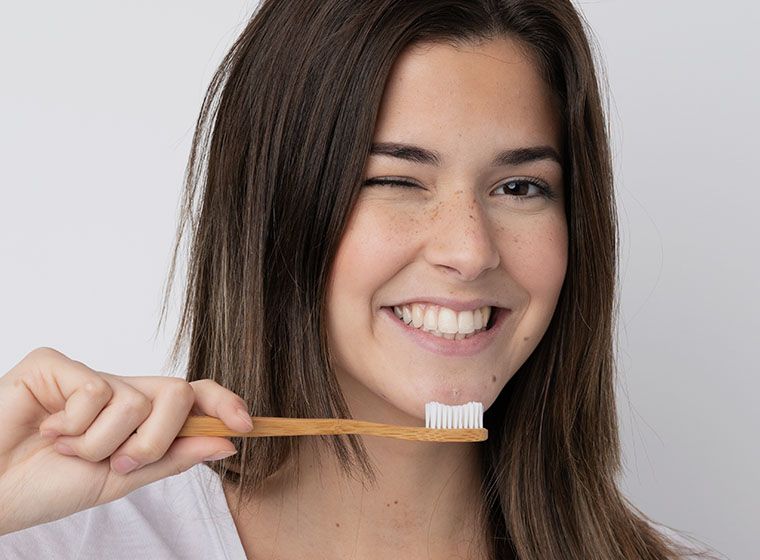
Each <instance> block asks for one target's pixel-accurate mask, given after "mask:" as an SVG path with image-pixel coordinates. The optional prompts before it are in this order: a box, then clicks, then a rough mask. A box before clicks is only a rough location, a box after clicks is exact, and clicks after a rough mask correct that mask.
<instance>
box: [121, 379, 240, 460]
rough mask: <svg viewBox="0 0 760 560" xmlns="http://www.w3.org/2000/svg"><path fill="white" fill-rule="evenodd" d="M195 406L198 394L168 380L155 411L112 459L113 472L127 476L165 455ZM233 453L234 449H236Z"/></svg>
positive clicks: (174, 380) (188, 385) (184, 385)
mask: <svg viewBox="0 0 760 560" xmlns="http://www.w3.org/2000/svg"><path fill="white" fill-rule="evenodd" d="M194 402H195V392H194V391H193V388H192V387H191V386H190V384H189V383H187V382H185V381H184V380H182V379H173V378H169V379H166V383H164V384H163V387H162V389H161V392H160V393H159V394H158V396H157V397H156V398H155V399H154V401H153V410H152V412H151V414H150V416H149V417H148V418H147V420H145V421H144V422H143V423H142V424H141V425H140V427H139V428H137V432H136V433H135V434H134V435H132V436H131V437H130V438H129V439H127V441H125V442H124V444H123V445H122V446H121V447H119V448H118V449H117V450H116V452H115V453H114V454H113V455H112V456H111V468H112V469H113V470H114V471H116V472H117V473H119V474H126V473H128V472H130V471H132V470H135V469H137V468H139V467H141V466H143V465H147V464H149V463H154V462H156V461H158V460H159V459H161V457H163V456H164V454H166V452H167V450H168V449H169V447H170V446H171V444H172V442H173V441H174V439H175V437H176V435H177V433H179V431H180V429H181V428H182V425H183V424H184V423H185V420H186V419H187V415H188V413H189V412H190V409H191V408H192V406H193V403H194ZM233 449H234V447H233Z"/></svg>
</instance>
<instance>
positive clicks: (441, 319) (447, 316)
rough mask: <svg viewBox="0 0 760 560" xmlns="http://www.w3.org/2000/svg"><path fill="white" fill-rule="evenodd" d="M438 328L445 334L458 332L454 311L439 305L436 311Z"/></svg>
mask: <svg viewBox="0 0 760 560" xmlns="http://www.w3.org/2000/svg"><path fill="white" fill-rule="evenodd" d="M438 330H439V331H441V332H442V333H446V334H455V333H457V332H458V330H459V325H457V313H456V311H453V310H451V309H448V308H446V307H441V309H440V310H439V311H438ZM447 338H448V337H447ZM452 338H453V337H452Z"/></svg>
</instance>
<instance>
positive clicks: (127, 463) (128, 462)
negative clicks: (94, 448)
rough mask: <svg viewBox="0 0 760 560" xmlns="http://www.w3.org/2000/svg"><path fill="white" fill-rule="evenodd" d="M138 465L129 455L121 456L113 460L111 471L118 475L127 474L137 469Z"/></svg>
mask: <svg viewBox="0 0 760 560" xmlns="http://www.w3.org/2000/svg"><path fill="white" fill-rule="evenodd" d="M138 465H139V463H138V462H137V461H135V460H134V459H133V458H132V457H130V456H129V455H122V456H121V457H117V458H116V459H114V460H113V470H115V471H116V472H117V473H119V474H127V473H128V472H132V471H133V470H135V469H136V468H137V466H138Z"/></svg>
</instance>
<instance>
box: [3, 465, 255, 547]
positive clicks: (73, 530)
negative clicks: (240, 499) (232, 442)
mask: <svg viewBox="0 0 760 560" xmlns="http://www.w3.org/2000/svg"><path fill="white" fill-rule="evenodd" d="M239 543H240V540H239V537H238V535H237V530H236V528H235V524H234V521H233V520H232V517H231V516H230V513H229V508H228V507H227V502H226V500H225V497H224V492H223V490H222V487H221V482H220V480H219V477H218V475H217V474H216V473H215V472H214V471H212V470H211V469H210V468H209V467H208V465H206V464H204V463H201V464H198V465H195V466H194V467H192V468H190V469H188V470H187V471H185V472H183V473H181V474H178V475H175V476H171V477H167V478H164V479H161V480H158V481H156V482H154V483H152V484H148V485H146V486H143V487H142V488H138V489H137V490H135V491H134V492H132V493H130V494H128V495H127V496H124V497H123V498H121V499H119V500H115V501H113V502H110V503H107V504H103V505H101V506H97V507H94V508H90V509H88V510H84V511H80V512H78V513H75V514H74V515H70V516H68V517H65V518H63V519H59V520H57V521H52V522H50V523H45V524H43V525H38V526H36V527H30V528H29V529H24V530H22V531H17V532H15V533H11V534H9V535H4V536H2V537H0V558H61V559H65V558H77V559H85V558H109V559H114V560H119V559H122V558H124V559H126V558H130V559H131V558H135V557H137V558H143V557H144V558H245V556H244V553H243V551H242V545H240V544H239ZM237 547H240V549H239V550H238V549H237ZM240 554H243V555H242V556H240Z"/></svg>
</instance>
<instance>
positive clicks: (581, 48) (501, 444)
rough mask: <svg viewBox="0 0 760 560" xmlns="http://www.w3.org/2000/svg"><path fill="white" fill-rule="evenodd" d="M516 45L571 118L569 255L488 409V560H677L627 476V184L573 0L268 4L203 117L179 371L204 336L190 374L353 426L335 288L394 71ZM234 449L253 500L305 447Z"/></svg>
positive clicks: (278, 409)
mask: <svg viewBox="0 0 760 560" xmlns="http://www.w3.org/2000/svg"><path fill="white" fill-rule="evenodd" d="M499 35H506V36H509V37H511V38H514V39H516V40H518V41H519V42H521V43H522V44H523V45H524V46H526V47H527V49H528V51H529V52H530V53H531V54H532V55H533V58H534V59H535V60H536V61H537V64H538V65H539V68H540V70H541V72H542V74H543V76H544V77H545V79H546V81H547V83H548V84H549V85H550V87H551V88H552V90H553V91H554V92H555V94H556V96H557V98H558V101H559V105H560V107H561V115H562V120H563V130H564V146H565V148H564V150H565V153H564V154H563V161H564V162H565V178H566V179H565V180H566V186H565V190H566V192H567V196H566V207H565V211H566V216H567V223H568V231H569V254H568V268H567V274H566V279H565V283H564V285H563V287H562V291H561V294H560V297H559V301H558V304H557V308H556V310H555V313H554V316H553V319H552V321H551V324H550V325H549V327H548V330H547V331H546V333H545V335H544V337H543V339H542V340H541V342H540V343H539V345H538V346H537V348H536V349H535V351H534V352H533V353H532V355H531V356H530V357H529V358H528V360H527V361H526V362H525V363H524V364H523V365H522V367H521V368H520V370H519V371H518V372H517V373H516V374H515V375H514V376H513V377H512V379H511V380H510V381H509V383H508V384H507V385H506V387H505V388H504V390H503V391H502V392H501V394H500V395H499V397H498V399H497V400H496V402H495V403H494V404H493V406H492V407H491V408H490V409H489V410H488V411H487V412H486V414H485V426H486V427H487V428H488V429H489V431H490V438H489V440H488V441H487V442H485V443H484V444H483V449H482V451H483V465H484V466H483V486H482V487H483V497H484V503H485V504H486V506H485V507H486V510H485V511H484V517H483V519H484V521H485V522H484V531H486V532H487V533H486V534H487V536H488V538H489V541H490V542H491V543H492V550H491V556H492V557H493V558H499V559H502V558H522V559H544V558H546V559H555V558H556V559H565V560H568V559H578V560H581V559H582V560H588V559H613V558H614V559H619V558H626V559H631V558H637V559H638V558H641V559H665V558H677V557H679V556H678V553H677V551H676V547H675V546H674V545H673V543H671V542H670V541H669V540H668V539H667V538H666V537H665V536H663V535H661V534H660V533H658V532H657V531H655V530H654V529H653V528H652V527H651V526H650V524H649V523H648V521H647V518H646V516H644V515H643V514H642V513H641V512H639V511H638V510H636V508H634V507H633V506H632V505H631V504H630V503H628V502H627V500H626V499H625V497H624V496H623V495H622V494H621V492H620V491H619V489H618V487H617V482H616V481H617V477H618V474H619V471H620V443H619V440H618V423H617V417H616V408H615V391H614V355H613V329H614V318H615V301H616V275H617V271H616V262H617V224H616V218H615V205H614V198H613V186H612V183H613V181H612V171H611V163H610V153H609V148H608V135H607V128H606V126H607V125H606V121H605V116H604V111H603V107H602V100H601V97H600V88H599V85H598V79H597V73H596V70H595V65H594V60H593V54H592V50H591V48H590V46H589V39H588V37H587V34H586V31H585V27H584V24H583V21H582V20H581V18H580V17H579V15H578V14H577V13H576V11H575V9H574V8H573V6H572V4H571V2H570V1H569V0H468V1H465V0H362V1H361V2H358V1H356V0H297V1H296V0H264V1H263V2H262V3H261V4H260V5H259V7H258V8H257V10H256V12H255V14H254V15H253V17H252V18H251V20H250V22H249V23H248V25H247V27H246V28H245V30H244V31H243V32H242V34H241V35H240V37H239V38H238V39H237V41H236V42H235V43H234V45H233V47H232V49H231V50H230V52H229V53H228V54H227V56H226V57H225V58H224V60H223V62H222V63H221V65H220V67H219V69H218V71H217V73H216V75H215V77H214V79H213V80H212V83H211V85H210V87H209V90H208V92H207V95H206V98H205V101H204V103H203V108H202V111H201V114H200V117H199V120H198V123H197V127H196V132H195V136H194V140H193V147H192V153H191V157H190V161H189V164H188V169H187V176H186V192H185V196H184V201H183V209H182V214H181V217H180V224H179V229H178V232H177V240H176V245H175V251H174V256H173V259H172V265H171V269H170V273H169V280H168V283H167V292H166V293H165V300H164V311H165V310H166V306H167V301H168V298H169V294H170V292H171V286H172V283H173V278H174V274H175V266H176V262H177V256H178V253H179V249H180V246H181V240H182V238H183V236H184V233H185V231H186V230H188V229H189V233H190V254H189V262H188V270H187V280H186V284H185V297H184V305H183V308H182V312H181V318H180V324H179V327H178V331H177V335H176V339H175V343H174V347H173V350H172V356H171V360H172V361H173V363H175V364H177V363H178V362H179V356H180V354H181V353H182V352H183V349H184V344H185V342H186V341H188V340H189V346H188V348H187V351H188V356H187V366H186V371H187V380H188V381H193V380H197V379H201V378H211V379H214V380H216V381H217V382H219V383H220V384H222V385H224V386H225V387H227V388H229V389H230V390H232V391H234V392H235V393H237V394H238V395H240V396H241V397H243V398H244V399H245V400H246V402H247V403H249V405H250V409H251V413H252V414H253V415H258V416H287V417H339V418H347V417H350V416H349V410H348V407H347V405H346V402H345V400H344V398H343V396H342V394H341V391H340V389H339V385H338V383H337V380H336V378H335V375H334V372H333V370H332V368H331V366H330V358H329V348H327V345H326V342H325V341H326V336H325V314H324V311H325V309H324V308H325V293H326V288H327V278H328V275H329V272H330V269H331V266H332V263H333V259H334V256H335V254H336V250H337V247H338V244H339V243H340V240H341V236H342V232H343V229H344V227H345V225H346V222H347V219H348V216H349V215H350V213H351V209H352V206H353V204H354V200H355V198H356V195H357V192H358V190H359V188H360V184H361V180H362V171H363V169H364V165H365V162H366V159H367V156H368V154H369V149H370V144H371V142H372V137H373V132H374V128H375V119H376V116H377V112H378V108H379V106H380V102H381V98H382V94H383V89H384V86H385V82H386V79H387V77H388V75H389V72H390V69H391V66H392V65H393V63H394V61H395V60H396V58H397V57H398V55H399V54H400V53H401V51H402V50H403V49H405V48H406V47H408V46H410V45H412V44H415V43H423V42H447V43H450V44H453V45H460V44H464V43H467V42H473V41H479V40H484V39H488V38H492V37H495V36H499ZM163 317H164V315H163V313H162V319H161V320H163ZM325 439H326V441H328V442H329V444H330V445H331V446H332V447H331V448H332V449H333V450H334V452H335V454H336V455H337V457H338V458H339V460H340V462H341V465H342V466H343V468H344V470H345V472H346V473H353V472H354V471H355V470H356V469H357V468H358V469H359V470H360V471H361V473H360V474H362V475H363V476H364V477H365V478H366V479H371V478H372V475H373V472H374V470H373V466H372V465H371V463H370V461H369V459H368V456H367V454H366V452H365V449H364V447H363V445H362V442H361V439H360V438H358V437H356V436H350V437H331V438H325ZM233 441H234V443H235V444H236V447H238V449H239V450H240V452H239V453H238V454H237V455H236V456H234V457H232V458H230V459H229V460H226V461H223V462H221V463H218V464H215V465H214V468H215V469H216V470H217V472H218V473H219V474H220V476H222V477H223V478H224V479H225V480H227V481H230V482H233V483H237V485H238V491H239V492H240V494H241V496H243V497H246V496H251V495H252V494H253V493H255V490H256V489H257V488H258V487H259V486H260V484H261V483H262V481H263V480H264V479H266V478H267V477H268V476H270V475H271V474H273V473H274V472H276V471H277V470H278V469H280V468H281V467H282V466H283V465H284V464H285V462H286V461H288V460H289V459H292V456H293V454H294V453H297V449H298V447H297V445H296V444H295V442H294V441H293V440H292V439H291V438H253V439H240V440H233Z"/></svg>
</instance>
